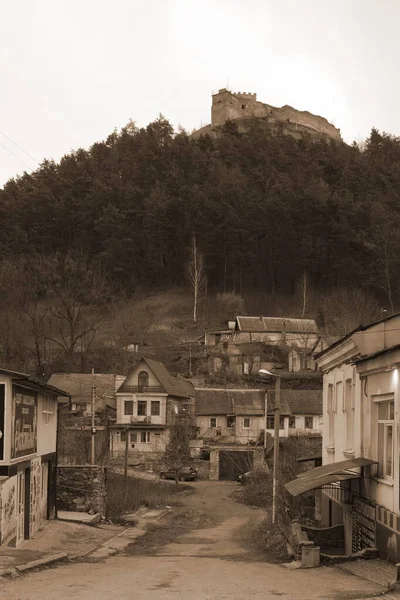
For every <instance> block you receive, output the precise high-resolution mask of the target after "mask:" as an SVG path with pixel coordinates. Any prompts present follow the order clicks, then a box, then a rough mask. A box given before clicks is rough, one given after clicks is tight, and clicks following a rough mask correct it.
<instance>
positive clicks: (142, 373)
mask: <svg viewBox="0 0 400 600" xmlns="http://www.w3.org/2000/svg"><path fill="white" fill-rule="evenodd" d="M144 376H145V377H144ZM143 378H144V379H145V383H143ZM146 387H149V374H148V372H147V371H139V373H138V390H139V391H140V389H141V388H146Z"/></svg>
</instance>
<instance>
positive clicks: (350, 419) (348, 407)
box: [343, 379, 354, 450]
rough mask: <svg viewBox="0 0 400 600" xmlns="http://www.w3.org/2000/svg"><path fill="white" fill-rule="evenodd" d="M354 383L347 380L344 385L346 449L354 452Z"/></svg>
mask: <svg viewBox="0 0 400 600" xmlns="http://www.w3.org/2000/svg"><path fill="white" fill-rule="evenodd" d="M352 389H353V388H352V381H351V379H346V381H345V385H344V402H343V404H344V410H345V413H346V449H347V450H352V449H353V446H354V406H353V399H352Z"/></svg>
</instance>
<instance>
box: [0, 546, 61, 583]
mask: <svg viewBox="0 0 400 600" xmlns="http://www.w3.org/2000/svg"><path fill="white" fill-rule="evenodd" d="M66 558H68V554H67V553H66V552H58V553H57V554H50V555H48V556H44V557H43V558H39V559H37V560H31V561H29V562H27V563H25V564H23V565H18V566H17V567H12V568H9V569H3V570H1V571H0V577H4V576H11V577H15V576H16V575H18V574H19V573H25V572H26V571H30V570H31V569H37V568H38V567H44V566H46V565H50V564H52V563H55V562H58V561H60V560H64V559H66Z"/></svg>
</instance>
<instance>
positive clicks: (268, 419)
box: [267, 415, 275, 429]
mask: <svg viewBox="0 0 400 600" xmlns="http://www.w3.org/2000/svg"><path fill="white" fill-rule="evenodd" d="M271 423H272V427H271ZM274 426H275V417H274V416H271V415H267V429H274Z"/></svg>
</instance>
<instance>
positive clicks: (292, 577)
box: [0, 482, 382, 600]
mask: <svg viewBox="0 0 400 600" xmlns="http://www.w3.org/2000/svg"><path fill="white" fill-rule="evenodd" d="M236 486H237V484H236V483H227V482H218V483H212V482H196V483H194V484H193V487H195V488H196V493H195V494H193V495H187V496H185V497H184V505H183V506H182V507H181V508H178V509H173V510H172V511H171V512H170V514H169V515H168V518H167V519H166V520H165V521H160V522H159V523H158V524H157V526H152V527H151V531H150V532H149V533H148V534H147V535H146V536H144V537H143V538H139V539H138V540H137V541H135V543H133V544H131V545H128V546H126V547H118V545H117V546H116V547H117V548H118V550H116V549H115V548H114V549H112V544H111V549H110V553H112V552H117V553H116V554H114V555H112V556H109V557H104V552H103V553H102V552H101V551H99V552H97V553H96V552H95V553H94V554H93V555H92V556H91V557H89V558H87V559H86V560H85V562H79V563H70V564H65V565H60V566H57V567H54V568H49V569H46V570H43V571H40V572H36V573H31V574H29V575H26V576H23V577H21V578H19V579H15V580H12V581H6V582H4V583H0V598H4V599H7V600H93V599H95V600H117V599H118V600H128V599H129V600H179V599H182V600H222V599H225V598H226V599H229V600H247V599H249V600H250V599H251V600H258V599H260V600H261V599H262V600H269V599H271V600H272V599H273V600H276V599H277V598H282V599H284V600H313V599H324V600H328V599H332V600H350V599H354V598H362V597H365V596H368V595H370V596H372V595H373V594H375V593H379V592H381V591H382V588H381V587H379V586H377V585H375V584H373V583H371V582H367V581H365V580H364V579H361V578H359V577H357V576H355V575H352V574H350V573H345V572H343V571H341V570H340V569H337V568H332V567H329V568H327V567H322V568H320V569H312V570H290V569H288V568H287V567H285V566H284V565H283V564H281V563H272V562H270V563H269V562H266V560H265V556H261V555H260V554H259V552H257V551H255V550H254V549H253V547H250V546H249V545H248V544H245V543H244V542H243V539H245V536H244V532H246V531H248V528H249V526H254V525H256V524H257V523H258V522H259V521H260V519H261V518H262V516H263V515H262V512H261V511H260V510H258V509H251V508H248V507H245V506H243V505H241V504H239V503H237V502H235V501H234V500H233V499H232V498H231V494H232V492H233V491H234V489H235V488H236ZM249 524H250V525H249ZM106 554H107V552H106Z"/></svg>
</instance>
